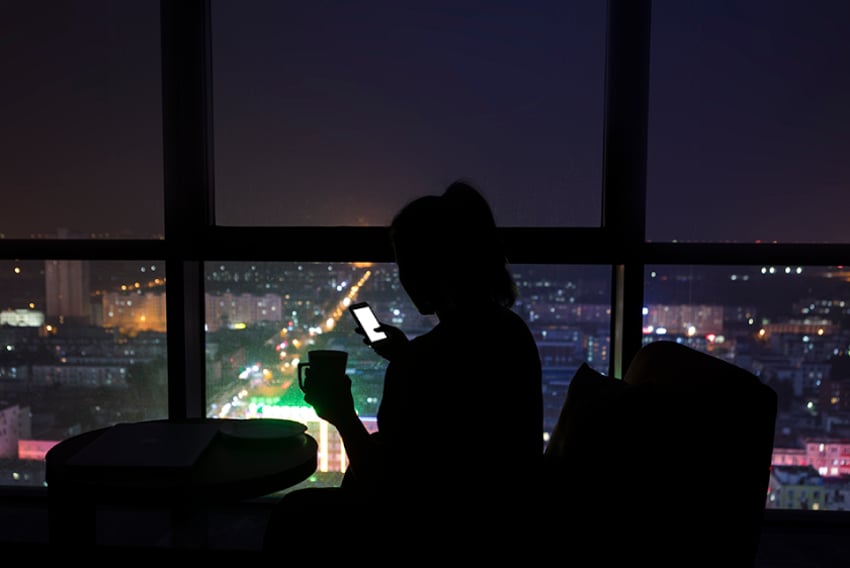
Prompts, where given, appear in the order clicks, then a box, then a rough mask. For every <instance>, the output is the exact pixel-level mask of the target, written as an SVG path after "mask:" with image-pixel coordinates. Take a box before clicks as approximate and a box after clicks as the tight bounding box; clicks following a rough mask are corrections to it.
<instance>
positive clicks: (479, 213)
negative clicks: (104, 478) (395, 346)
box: [391, 181, 516, 314]
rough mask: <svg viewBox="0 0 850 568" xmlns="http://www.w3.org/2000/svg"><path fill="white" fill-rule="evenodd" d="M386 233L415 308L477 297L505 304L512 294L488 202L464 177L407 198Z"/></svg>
mask: <svg viewBox="0 0 850 568" xmlns="http://www.w3.org/2000/svg"><path fill="white" fill-rule="evenodd" d="M391 235H392V240H393V247H394V249H395V254H396V262H397V264H398V269H399V276H400V278H401V282H402V285H403V286H404V288H405V290H406V291H407V293H408V295H410V297H411V300H413V302H414V304H416V307H417V308H418V309H419V311H420V312H422V313H424V314H431V313H435V312H436V311H439V310H440V309H447V308H451V307H452V305H453V304H460V303H466V302H478V301H481V300H490V301H495V302H497V303H499V304H501V305H504V306H508V307H509V306H512V305H513V303H514V301H515V300H516V287H515V286H514V281H513V279H512V277H511V275H510V272H509V271H508V266H507V261H506V259H505V254H504V250H503V247H502V243H501V240H500V239H499V235H498V231H497V230H496V223H495V220H494V218H493V213H492V211H491V209H490V205H489V204H488V203H487V201H486V200H485V199H484V197H483V196H482V195H481V193H479V192H478V191H477V190H476V189H475V188H474V187H472V186H471V185H469V184H468V183H466V182H461V181H458V182H455V183H453V184H451V185H450V186H449V187H448V188H447V189H446V191H445V192H443V193H442V194H441V195H428V196H425V197H420V198H418V199H415V200H413V201H411V202H410V203H408V204H407V205H406V206H405V207H404V208H402V210H401V211H399V213H398V214H397V215H396V217H395V218H394V219H393V222H392V225H391Z"/></svg>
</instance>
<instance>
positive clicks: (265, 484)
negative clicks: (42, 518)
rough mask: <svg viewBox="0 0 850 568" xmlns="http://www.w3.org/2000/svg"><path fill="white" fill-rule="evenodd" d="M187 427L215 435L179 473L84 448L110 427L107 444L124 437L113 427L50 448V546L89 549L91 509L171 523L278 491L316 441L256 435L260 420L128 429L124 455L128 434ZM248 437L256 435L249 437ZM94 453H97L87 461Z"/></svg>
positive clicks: (309, 467) (306, 461) (310, 465)
mask: <svg viewBox="0 0 850 568" xmlns="http://www.w3.org/2000/svg"><path fill="white" fill-rule="evenodd" d="M193 424H194V425H200V428H204V429H205V428H210V427H211V428H216V426H217V427H218V428H216V432H217V433H214V435H213V436H212V438H211V440H210V441H209V443H206V442H203V443H204V445H205V447H204V449H203V452H202V453H200V455H199V456H198V457H197V459H196V460H193V461H192V463H191V464H190V465H185V464H181V465H180V466H179V467H171V466H169V467H164V466H163V465H162V464H159V463H158V464H155V465H151V464H149V463H146V464H145V465H140V464H138V463H134V462H128V463H131V464H132V465H128V464H127V463H124V462H120V461H119V460H118V458H116V457H113V456H110V455H108V454H109V452H108V451H107V449H106V448H107V447H108V446H104V449H103V450H102V451H101V450H100V446H91V444H92V443H93V442H94V441H96V440H97V439H98V438H99V437H101V436H103V435H104V434H105V433H106V432H107V431H110V429H112V431H111V432H110V438H113V440H111V442H115V441H118V442H122V441H123V440H122V436H124V434H120V433H119V430H118V429H115V428H116V427H115V426H113V427H109V428H101V429H98V430H93V431H90V432H85V433H83V434H80V435H77V436H73V437H71V438H68V439H66V440H64V441H62V442H60V443H59V444H57V445H55V446H54V447H53V448H51V449H50V451H48V453H47V455H46V456H45V466H46V474H45V475H46V480H47V495H48V515H49V535H50V542H51V543H61V544H63V545H73V546H91V545H94V544H95V543H96V531H97V524H96V513H97V507H98V506H99V505H120V506H130V507H133V506H139V507H148V508H150V507H163V508H169V509H171V510H172V512H173V513H174V519H175V520H177V519H185V518H186V517H187V514H188V513H189V512H191V511H193V510H195V509H197V508H199V507H202V506H204V505H214V504H223V503H233V502H238V501H240V500H244V499H249V498H255V497H261V496H263V495H268V494H270V493H274V492H276V491H280V490H282V489H286V488H288V487H291V486H293V485H296V484H297V483H300V482H301V481H303V480H305V479H307V478H308V477H309V476H310V475H311V474H312V473H313V472H315V470H316V466H317V451H318V444H317V442H316V440H315V439H314V438H313V437H312V436H310V435H309V434H307V433H306V431H305V432H295V433H291V434H287V435H285V436H281V437H275V436H272V437H267V436H263V435H262V434H263V433H264V432H266V431H267V426H268V425H269V422H268V419H257V420H229V419H210V418H208V419H195V420H181V421H169V420H156V421H149V422H141V423H133V424H132V425H130V426H133V428H126V429H125V430H126V431H127V432H128V435H127V436H126V438H127V439H126V443H127V444H128V445H130V447H129V448H128V450H129V452H127V453H128V454H132V450H133V446H132V444H135V445H136V446H138V445H139V441H138V436H137V435H136V434H134V435H132V436H131V435H130V434H131V433H133V432H134V431H135V432H137V431H138V430H139V429H140V428H141V429H145V428H150V429H151V430H152V431H153V430H155V431H156V433H157V435H162V434H163V432H164V433H165V434H166V435H167V434H168V432H169V429H171V430H173V431H174V432H175V433H178V432H179V433H182V432H184V431H185V430H186V429H187V425H193ZM211 425H212V426H211ZM119 426H126V425H119ZM235 426H238V428H234V427H235ZM218 430H225V431H230V432H238V434H239V435H232V434H231V435H227V434H225V433H223V432H220V433H218ZM305 430H306V428H305ZM252 431H255V432H257V433H258V436H252V435H251V434H252ZM122 432H123V430H122ZM116 434H119V436H118V437H117V440H115V439H114V438H116ZM94 448H97V449H98V451H99V452H101V453H102V454H103V455H98V453H94V455H93V456H92V449H94ZM86 449H87V452H86V458H87V459H86V460H85V461H83V462H81V461H80V460H79V459H78V458H79V457H80V456H81V455H82V454H81V452H82V451H83V450H86ZM121 453H124V452H121Z"/></svg>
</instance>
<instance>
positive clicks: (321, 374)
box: [298, 349, 348, 392]
mask: <svg viewBox="0 0 850 568" xmlns="http://www.w3.org/2000/svg"><path fill="white" fill-rule="evenodd" d="M347 364H348V353H347V352H346V351H336V350H334V349H314V350H313V351H308V352H307V361H300V362H299V363H298V386H299V387H301V390H302V391H304V392H307V387H308V385H307V382H306V378H307V377H306V376H305V375H303V374H302V371H304V370H306V369H308V368H309V369H310V382H311V383H312V382H313V381H316V380H318V381H319V382H321V381H322V379H323V378H328V379H329V378H333V377H339V376H344V375H345V366H346V365H347Z"/></svg>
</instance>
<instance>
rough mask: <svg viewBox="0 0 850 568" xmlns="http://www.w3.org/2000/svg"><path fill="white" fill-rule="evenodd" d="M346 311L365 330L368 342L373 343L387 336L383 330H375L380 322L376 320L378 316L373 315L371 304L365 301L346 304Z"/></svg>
mask: <svg viewBox="0 0 850 568" xmlns="http://www.w3.org/2000/svg"><path fill="white" fill-rule="evenodd" d="M348 311H350V312H351V315H353V316H354V319H355V320H356V321H357V325H359V326H360V327H361V328H362V329H363V331H364V332H366V339H368V340H369V343H375V342H376V341H380V340H382V339H386V338H387V334H386V333H384V332H383V331H375V328H376V327H378V326H379V325H381V322H379V321H378V317H377V316H376V315H375V312H374V310H372V306H370V305H369V304H368V303H367V302H357V303H355V304H351V305H350V306H348Z"/></svg>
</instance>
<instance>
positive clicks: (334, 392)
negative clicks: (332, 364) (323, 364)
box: [304, 369, 357, 426]
mask: <svg viewBox="0 0 850 568" xmlns="http://www.w3.org/2000/svg"><path fill="white" fill-rule="evenodd" d="M310 371H311V369H307V370H306V375H307V377H308V380H307V385H309V388H307V389H306V391H305V393H304V401H305V402H306V403H307V404H309V405H311V406H312V407H313V408H314V409H315V410H316V414H317V415H318V416H319V418H321V419H323V420H327V421H328V422H330V423H331V424H333V425H334V426H337V425H338V424H343V423H345V422H346V421H348V420H350V419H351V418H352V417H356V416H357V411H356V410H355V408H354V397H353V396H352V394H351V379H350V378H349V377H348V375H340V376H338V377H322V380H320V381H318V380H317V381H312V382H311V381H309V376H310Z"/></svg>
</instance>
